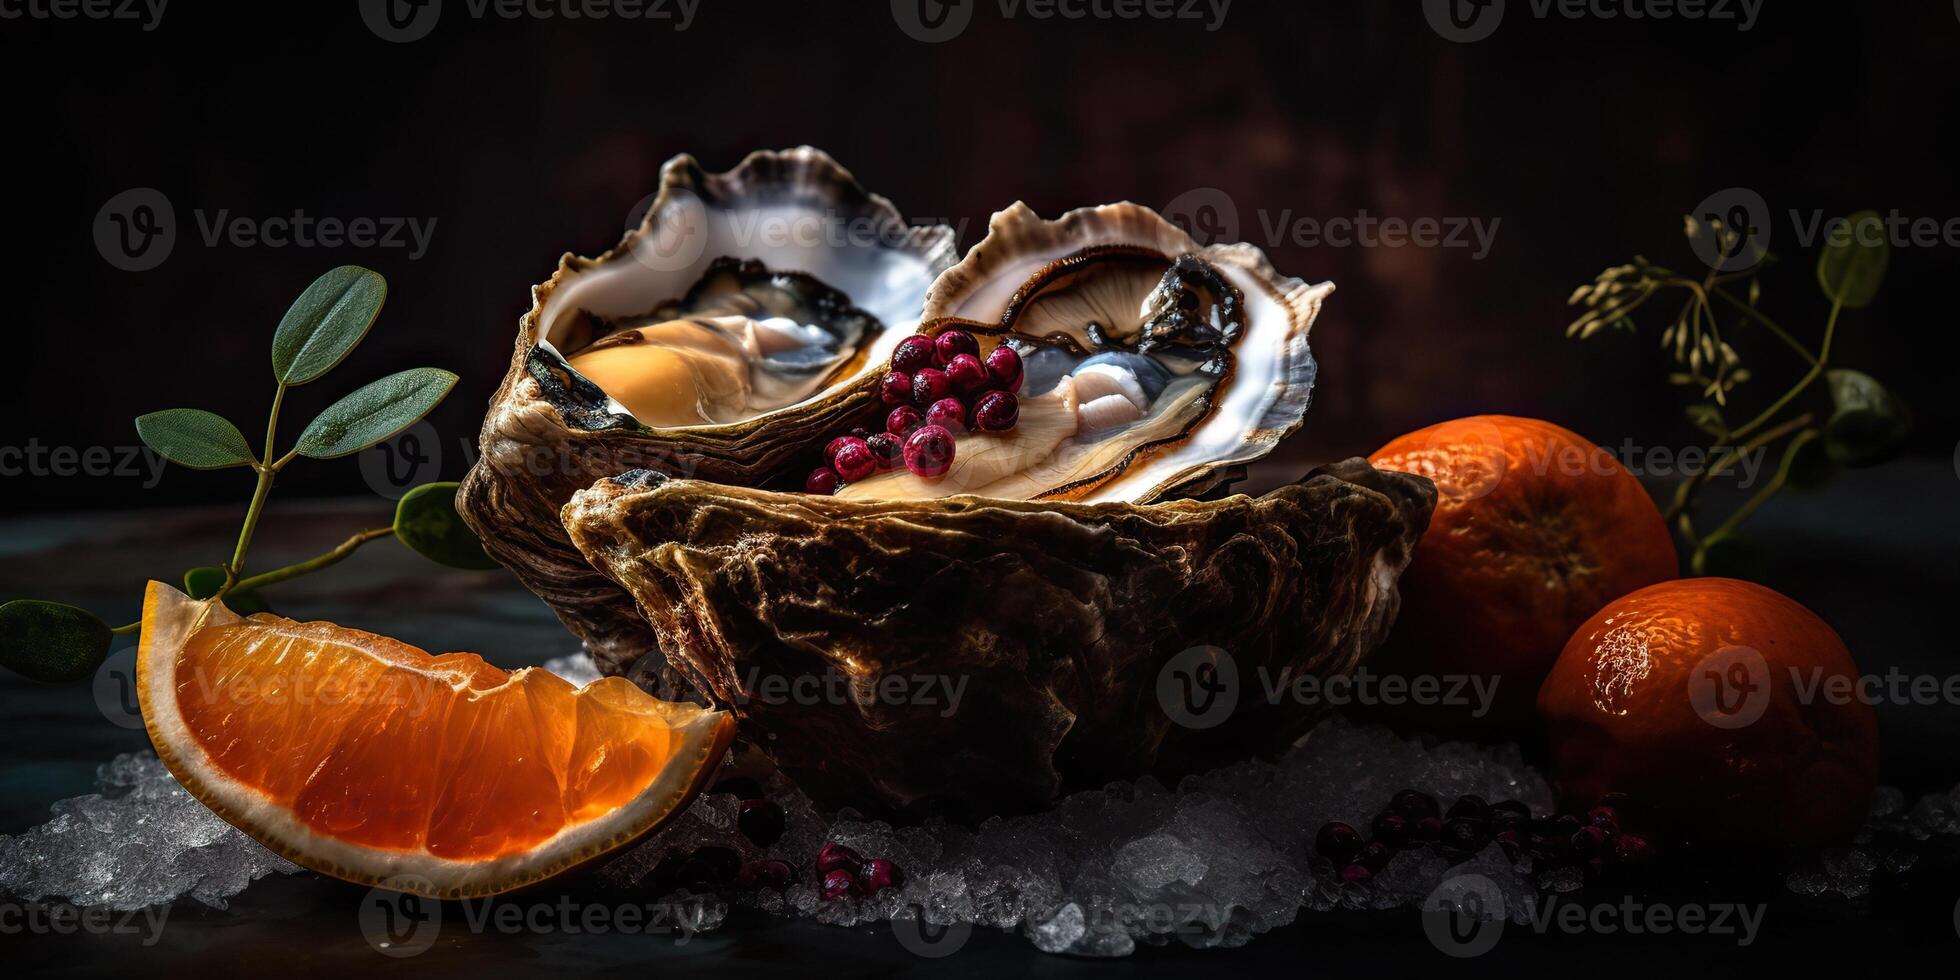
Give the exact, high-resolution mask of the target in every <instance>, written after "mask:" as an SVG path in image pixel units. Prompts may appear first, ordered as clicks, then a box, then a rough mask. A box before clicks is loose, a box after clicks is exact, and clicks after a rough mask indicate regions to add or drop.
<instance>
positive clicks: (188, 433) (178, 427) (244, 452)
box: [136, 408, 253, 470]
mask: <svg viewBox="0 0 1960 980" xmlns="http://www.w3.org/2000/svg"><path fill="white" fill-rule="evenodd" d="M136 434H137V435H139V436H141V437H142V438H143V444H144V445H146V446H149V447H150V448H151V449H154V450H156V451H157V452H158V453H159V454H161V455H162V456H163V458H164V459H167V460H169V461H171V462H173V463H176V464H177V465H179V466H188V467H190V468H191V469H194V470H221V469H224V468H226V467H229V466H250V465H252V462H253V460H252V447H251V446H250V445H248V444H247V443H246V442H245V434H244V433H242V432H239V431H238V427H237V426H235V425H233V424H231V423H230V422H227V421H225V420H224V418H223V417H222V416H218V415H213V414H212V413H210V412H206V411H204V410H202V409H196V408H171V409H165V410H164V411H161V412H151V413H150V414H148V415H141V416H138V417H137V419H136Z"/></svg>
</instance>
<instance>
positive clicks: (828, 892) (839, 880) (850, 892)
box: [823, 868, 864, 902]
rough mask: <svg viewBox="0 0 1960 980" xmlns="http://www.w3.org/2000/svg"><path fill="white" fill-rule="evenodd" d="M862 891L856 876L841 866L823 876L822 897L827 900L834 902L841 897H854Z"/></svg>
mask: <svg viewBox="0 0 1960 980" xmlns="http://www.w3.org/2000/svg"><path fill="white" fill-rule="evenodd" d="M863 893H864V889H863V887H862V886H860V885H859V884H858V880H857V876H856V875H853V874H851V873H850V872H849V871H847V870H845V869H843V868H838V869H837V870H835V871H831V872H828V873H826V874H825V875H824V876H823V897H824V898H825V899H826V900H827V901H832V902H834V901H837V900H838V899H841V898H856V897H858V896H859V895H861V894H863Z"/></svg>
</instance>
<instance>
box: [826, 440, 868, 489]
mask: <svg viewBox="0 0 1960 980" xmlns="http://www.w3.org/2000/svg"><path fill="white" fill-rule="evenodd" d="M830 468H831V469H834V470H836V471H837V475H838V476H841V477H843V478H844V482H845V483H856V482H857V481H859V480H862V479H864V478H865V477H867V476H870V475H871V474H873V473H876V472H878V457H877V456H876V455H874V454H872V452H871V447H870V446H869V445H867V444H866V443H865V441H864V440H863V439H852V440H850V441H849V442H846V443H845V444H844V445H842V446H840V447H838V449H837V455H835V456H832V457H831V458H830Z"/></svg>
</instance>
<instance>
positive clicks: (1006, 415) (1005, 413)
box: [973, 391, 1021, 432]
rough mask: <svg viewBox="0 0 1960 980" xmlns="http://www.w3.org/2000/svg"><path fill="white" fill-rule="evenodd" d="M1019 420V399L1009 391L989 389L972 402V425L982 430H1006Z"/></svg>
mask: <svg viewBox="0 0 1960 980" xmlns="http://www.w3.org/2000/svg"><path fill="white" fill-rule="evenodd" d="M1020 420H1021V400H1020V399H1018V398H1016V397H1014V393H1013V392H1011V391H990V392H987V393H986V394H984V395H981V396H980V400H979V401H977V402H974V403H973V427H974V428H976V429H979V430H980V431H982V432H1006V431H1008V430H1009V429H1012V428H1014V423H1016V422H1018V421H1020Z"/></svg>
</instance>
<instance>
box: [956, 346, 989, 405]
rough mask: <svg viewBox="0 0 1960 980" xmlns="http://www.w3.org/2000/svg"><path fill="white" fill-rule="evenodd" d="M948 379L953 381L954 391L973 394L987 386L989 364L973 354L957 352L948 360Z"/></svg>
mask: <svg viewBox="0 0 1960 980" xmlns="http://www.w3.org/2000/svg"><path fill="white" fill-rule="evenodd" d="M946 380H948V381H950V382H952V383H953V390H954V391H957V392H959V393H960V394H962V395H970V394H973V393H974V392H976V391H981V390H983V389H985V388H986V387H987V382H988V377H987V366H986V365H984V364H982V363H980V359H979V358H977V357H974V356H973V355H972V354H955V355H953V359H952V360H950V361H947V362H946Z"/></svg>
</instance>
